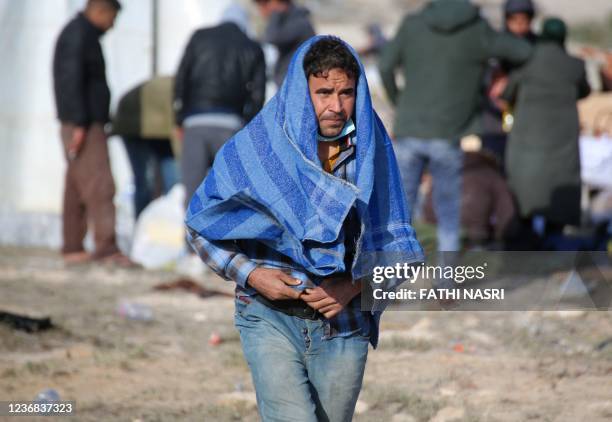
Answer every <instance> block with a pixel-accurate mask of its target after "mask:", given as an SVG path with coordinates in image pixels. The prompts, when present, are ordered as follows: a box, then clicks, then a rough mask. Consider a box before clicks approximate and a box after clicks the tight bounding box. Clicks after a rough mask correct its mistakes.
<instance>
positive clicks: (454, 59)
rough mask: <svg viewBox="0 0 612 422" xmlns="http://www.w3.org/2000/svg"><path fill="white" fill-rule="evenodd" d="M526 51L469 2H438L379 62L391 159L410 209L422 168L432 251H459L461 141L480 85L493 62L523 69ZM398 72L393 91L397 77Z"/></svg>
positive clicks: (411, 21)
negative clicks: (390, 108)
mask: <svg viewBox="0 0 612 422" xmlns="http://www.w3.org/2000/svg"><path fill="white" fill-rule="evenodd" d="M530 53H531V47H530V46H529V44H528V43H527V42H525V41H522V40H520V39H516V38H515V37H513V36H510V35H508V34H505V33H497V32H496V31H494V30H493V29H492V28H491V27H490V26H489V24H488V23H487V22H486V21H485V20H484V19H482V18H481V17H480V14H479V9H478V8H477V7H476V6H474V5H472V4H470V3H469V2H468V1H467V0H436V1H433V2H431V3H429V4H428V5H427V6H426V7H425V8H424V9H423V10H422V11H421V12H420V13H418V14H414V15H408V16H407V17H406V18H405V19H404V21H403V22H402V24H401V26H400V29H399V31H398V33H397V35H396V36H395V38H394V39H393V40H392V41H391V42H389V44H387V47H386V48H385V50H384V51H383V55H382V57H381V61H380V64H379V66H380V72H381V77H382V80H383V84H384V86H385V89H386V91H387V94H388V95H389V98H390V100H391V102H392V103H393V104H394V105H396V106H397V113H396V119H395V136H396V137H397V141H396V143H395V151H396V154H397V160H398V163H399V166H400V169H401V170H402V179H403V183H404V187H405V189H406V193H407V195H408V203H409V204H411V205H413V204H415V203H416V198H417V193H418V189H419V186H420V183H421V178H422V175H423V172H424V170H425V167H426V166H428V167H429V171H430V172H431V174H432V176H433V202H434V209H435V212H436V216H437V220H438V233H437V234H438V249H439V250H440V251H457V250H459V247H460V244H459V234H460V208H461V168H462V164H463V154H462V152H461V149H460V145H459V140H460V138H461V137H462V136H464V135H466V134H467V133H468V132H469V129H470V125H471V124H472V123H473V120H474V118H475V117H476V116H477V114H478V113H477V111H478V105H479V102H480V93H481V89H480V88H481V83H482V78H483V76H484V72H485V70H486V67H487V63H488V60H489V59H490V58H493V57H497V58H500V59H504V60H508V61H511V62H514V63H522V62H524V61H526V60H527V59H528V58H529V55H530ZM397 68H402V69H403V74H404V81H405V86H404V89H403V90H401V91H400V90H399V88H398V86H397V84H396V80H395V70H396V69H397Z"/></svg>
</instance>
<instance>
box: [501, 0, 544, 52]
mask: <svg viewBox="0 0 612 422" xmlns="http://www.w3.org/2000/svg"><path fill="white" fill-rule="evenodd" d="M535 14H536V8H535V5H534V3H533V1H532V0H506V3H505V4H504V23H505V27H506V31H508V32H510V33H512V34H514V35H516V36H517V37H521V38H523V39H525V40H527V41H529V42H530V43H532V44H533V43H534V42H535V41H536V39H537V36H536V34H535V33H534V32H533V28H532V23H533V19H534V17H535Z"/></svg>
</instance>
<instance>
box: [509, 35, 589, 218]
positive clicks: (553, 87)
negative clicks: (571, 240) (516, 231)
mask: <svg viewBox="0 0 612 422" xmlns="http://www.w3.org/2000/svg"><path fill="white" fill-rule="evenodd" d="M589 92H590V88H589V85H588V82H587V80H586V72H585V67H584V62H583V61H582V60H579V59H576V58H574V57H571V56H570V55H568V54H567V53H566V52H565V50H564V49H563V47H562V46H561V45H558V44H556V43H553V42H540V43H538V45H537V46H536V48H535V50H534V53H533V56H532V57H531V59H530V60H529V62H527V64H525V66H523V67H522V68H520V69H518V70H516V71H515V72H514V73H512V74H511V75H510V78H509V81H508V86H507V87H506V90H505V92H504V94H503V95H502V97H503V98H504V99H505V100H507V101H509V102H510V103H513V104H514V126H513V128H512V132H511V133H510V137H509V139H508V145H507V147H506V171H507V173H508V181H509V183H510V187H511V189H512V190H513V192H514V194H515V195H516V198H517V201H518V205H519V208H520V212H521V215H523V216H525V217H529V216H531V215H533V214H538V215H543V216H545V217H547V219H548V220H550V221H553V222H556V223H559V224H578V223H579V222H580V194H581V189H580V155H579V152H578V136H579V134H580V122H579V120H578V109H577V106H576V102H577V101H578V100H579V99H580V98H583V97H585V96H587V95H588V94H589Z"/></svg>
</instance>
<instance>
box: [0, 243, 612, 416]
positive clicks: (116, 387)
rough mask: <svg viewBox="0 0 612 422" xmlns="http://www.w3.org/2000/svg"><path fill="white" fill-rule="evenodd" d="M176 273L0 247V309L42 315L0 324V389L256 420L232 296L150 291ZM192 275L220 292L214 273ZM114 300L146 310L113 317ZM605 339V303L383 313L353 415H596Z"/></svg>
mask: <svg viewBox="0 0 612 422" xmlns="http://www.w3.org/2000/svg"><path fill="white" fill-rule="evenodd" d="M175 277H176V275H174V274H172V273H169V272H151V271H143V270H125V269H113V268H108V267H100V266H91V265H90V266H82V267H73V268H64V266H63V264H62V262H61V260H60V259H59V257H58V255H57V254H56V253H53V252H49V251H44V250H32V249H16V248H0V309H3V308H5V307H11V308H13V309H14V308H16V307H17V308H19V309H30V310H32V311H33V312H37V313H42V314H48V315H50V316H51V317H52V321H53V323H54V325H55V328H54V329H51V330H49V331H45V332H40V333H34V334H28V333H26V332H23V331H17V330H14V329H13V328H11V327H9V326H8V325H6V324H0V400H21V401H24V400H33V398H34V397H35V396H36V395H37V394H38V392H40V391H41V390H43V389H46V388H53V389H55V390H57V391H58V392H59V394H60V396H61V398H62V399H63V400H74V401H76V407H77V414H76V415H75V416H74V417H72V418H65V420H75V421H77V420H78V421H108V420H120V421H169V420H188V421H192V420H193V421H196V420H197V421H231V420H236V421H252V420H257V419H258V418H257V412H256V406H255V395H254V393H253V386H252V383H251V380H250V375H249V372H248V368H247V366H246V363H245V361H244V359H243V357H242V353H241V349H240V342H239V337H238V334H237V332H236V331H235V329H234V327H233V303H232V300H231V298H228V297H223V296H219V297H213V298H208V299H201V298H199V297H196V296H195V295H193V294H190V293H186V292H180V291H172V292H159V291H154V290H153V289H152V288H153V286H154V285H156V284H158V283H162V282H167V281H170V280H172V279H173V278H175ZM202 281H203V284H205V285H206V286H208V287H215V288H217V289H219V288H222V289H225V290H226V291H228V292H231V285H230V284H229V283H226V282H224V281H223V280H221V279H219V278H217V277H216V276H208V277H206V278H203V279H202ZM122 300H128V301H132V302H135V303H139V304H143V305H146V306H147V307H149V308H150V309H151V310H152V312H153V320H152V321H149V322H142V321H135V320H128V319H125V318H124V317H122V316H120V315H119V314H118V312H117V306H118V304H119V303H120V301H122ZM213 332H216V333H218V334H219V335H220V336H221V338H222V339H223V341H222V343H221V344H220V345H217V346H213V345H210V344H209V338H210V336H211V334H212V333H213ZM611 338H612V314H611V313H610V312H588V313H587V312H548V313H533V312H532V313H528V312H506V313H491V312H486V313H485V312H480V313H476V312H473V313H467V312H387V313H386V314H385V315H384V317H383V324H382V337H381V344H380V346H379V347H378V349H377V350H370V355H369V358H368V360H369V362H368V366H367V371H366V375H365V381H364V386H363V390H362V393H361V396H360V398H359V403H358V406H357V414H356V415H355V420H356V421H394V422H402V421H403V422H406V421H434V422H443V421H471V422H476V421H500V422H501V421H577V420H584V421H589V422H596V421H609V420H612V341H610V339H611ZM52 419H53V420H62V418H52ZM0 420H17V419H15V418H8V417H5V418H4V419H2V417H0ZM18 420H26V419H25V418H21V419H18ZM31 420H35V419H31ZM41 420H43V419H41ZM44 420H49V418H47V419H44Z"/></svg>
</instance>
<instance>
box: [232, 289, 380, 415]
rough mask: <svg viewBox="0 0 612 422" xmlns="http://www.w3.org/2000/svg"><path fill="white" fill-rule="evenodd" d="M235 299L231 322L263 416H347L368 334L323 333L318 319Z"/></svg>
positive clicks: (356, 389)
mask: <svg viewBox="0 0 612 422" xmlns="http://www.w3.org/2000/svg"><path fill="white" fill-rule="evenodd" d="M244 300H245V301H248V302H250V303H245V302H243V301H242V300H241V299H236V313H235V315H234V319H235V324H236V327H237V328H238V330H239V331H240V341H241V343H242V349H243V352H244V356H245V358H246V360H247V362H248V364H249V367H250V369H251V375H252V377H253V384H254V385H255V392H256V395H257V406H258V410H259V415H260V416H261V419H262V420H263V421H264V422H268V421H283V422H285V421H300V422H303V421H309V422H310V421H312V422H317V421H319V422H320V421H331V422H344V421H350V420H351V419H352V417H353V412H354V410H355V403H356V402H357V397H358V396H359V391H360V390H361V383H362V381H363V372H364V370H365V364H366V359H367V356H368V344H369V337H367V336H364V335H362V334H360V333H356V334H354V335H352V336H350V337H332V338H326V339H324V338H323V337H324V325H323V321H321V320H314V321H311V320H306V319H300V318H298V317H291V316H288V315H285V314H283V313H281V312H278V311H276V310H274V309H271V308H268V307H267V306H265V305H263V304H261V303H259V302H257V301H256V300H255V299H254V298H252V297H246V298H245V299H244Z"/></svg>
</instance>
